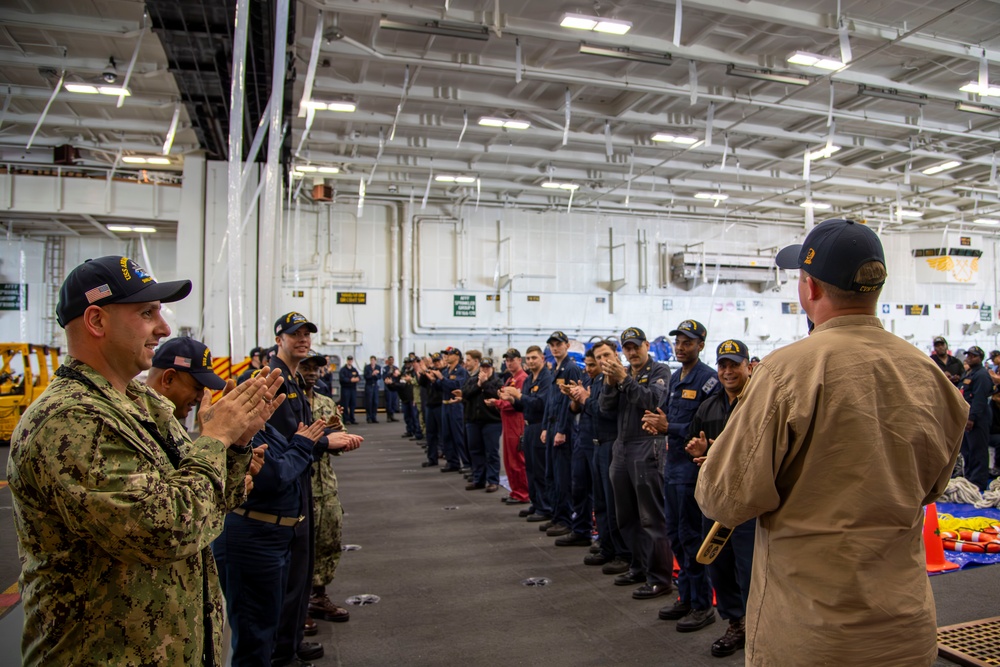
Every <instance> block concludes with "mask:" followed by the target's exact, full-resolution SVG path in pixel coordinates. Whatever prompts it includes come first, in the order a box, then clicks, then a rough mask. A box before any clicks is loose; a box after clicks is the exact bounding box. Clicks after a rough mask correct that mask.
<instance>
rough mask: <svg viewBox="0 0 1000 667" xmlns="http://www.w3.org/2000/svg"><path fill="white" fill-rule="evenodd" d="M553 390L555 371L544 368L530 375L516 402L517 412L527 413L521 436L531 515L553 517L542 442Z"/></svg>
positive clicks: (525, 380)
mask: <svg viewBox="0 0 1000 667" xmlns="http://www.w3.org/2000/svg"><path fill="white" fill-rule="evenodd" d="M551 389H552V372H551V371H550V370H549V369H548V367H547V366H543V367H542V370H541V371H539V372H538V375H536V376H532V375H531V374H530V373H529V374H528V377H526V378H525V379H524V386H523V387H521V398H519V399H517V400H516V401H514V403H513V405H514V409H515V410H518V411H520V412H523V413H524V434H523V435H522V436H521V442H522V449H523V450H524V470H525V473H527V477H528V498H530V499H531V506H530V507H528V513H529V514H541V515H544V516H549V517H551V516H552V508H551V507H549V503H548V495H547V492H546V490H545V469H546V465H545V443H544V442H542V431H544V430H545V426H544V424H542V419H543V418H544V417H545V405H546V404H547V403H548V399H549V394H550V390H551Z"/></svg>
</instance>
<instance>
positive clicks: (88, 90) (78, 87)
mask: <svg viewBox="0 0 1000 667" xmlns="http://www.w3.org/2000/svg"><path fill="white" fill-rule="evenodd" d="M63 90H65V91H66V92H68V93H79V94H83V95H97V94H100V95H115V96H118V95H125V97H128V96H129V95H131V94H132V93H131V92H129V89H128V88H123V87H121V86H92V85H90V84H89V83H64V84H63Z"/></svg>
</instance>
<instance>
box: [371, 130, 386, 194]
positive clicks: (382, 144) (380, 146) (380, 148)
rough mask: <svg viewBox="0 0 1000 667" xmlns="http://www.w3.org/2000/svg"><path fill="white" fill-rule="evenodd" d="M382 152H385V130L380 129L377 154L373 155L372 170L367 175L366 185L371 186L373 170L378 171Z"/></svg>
mask: <svg viewBox="0 0 1000 667" xmlns="http://www.w3.org/2000/svg"><path fill="white" fill-rule="evenodd" d="M383 150H385V130H384V129H382V128H381V127H380V128H378V152H377V153H375V163H374V164H373V165H372V170H371V171H370V172H369V173H368V185H371V184H372V179H373V178H375V170H376V169H378V163H379V160H381V159H382V151H383Z"/></svg>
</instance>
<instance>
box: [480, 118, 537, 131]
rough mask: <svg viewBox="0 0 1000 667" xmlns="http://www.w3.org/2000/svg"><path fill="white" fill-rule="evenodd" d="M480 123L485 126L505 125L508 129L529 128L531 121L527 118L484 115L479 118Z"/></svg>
mask: <svg viewBox="0 0 1000 667" xmlns="http://www.w3.org/2000/svg"><path fill="white" fill-rule="evenodd" d="M479 124H480V125H483V126H485V127H503V128H506V129H508V130H527V129H528V128H529V127H531V123H529V122H528V121H526V120H510V119H509V118H494V117H491V116H483V117H482V118H480V119H479Z"/></svg>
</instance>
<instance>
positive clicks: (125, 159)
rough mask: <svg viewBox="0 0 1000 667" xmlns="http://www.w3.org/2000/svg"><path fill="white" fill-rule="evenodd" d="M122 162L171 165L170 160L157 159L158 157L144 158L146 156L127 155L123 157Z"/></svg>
mask: <svg viewBox="0 0 1000 667" xmlns="http://www.w3.org/2000/svg"><path fill="white" fill-rule="evenodd" d="M122 162H124V163H125V164H160V165H163V164H170V158H166V157H157V156H148V157H147V156H144V155H125V156H122Z"/></svg>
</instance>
